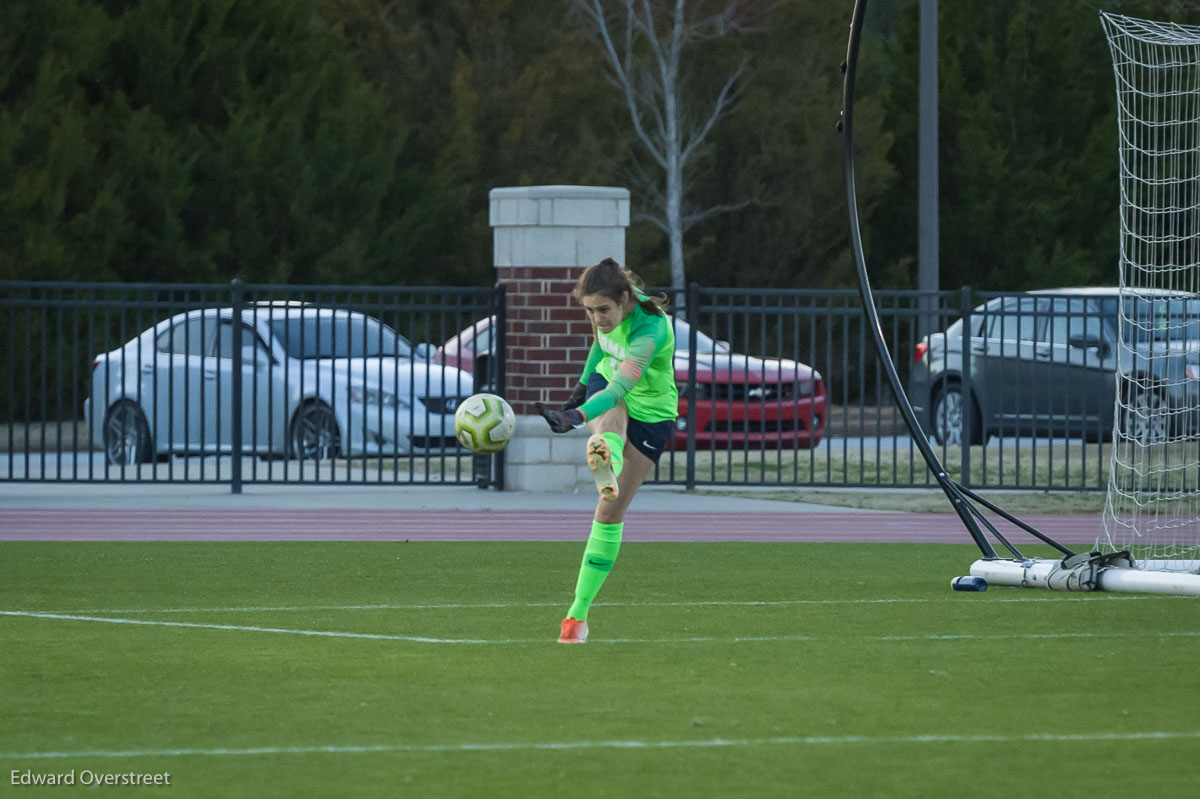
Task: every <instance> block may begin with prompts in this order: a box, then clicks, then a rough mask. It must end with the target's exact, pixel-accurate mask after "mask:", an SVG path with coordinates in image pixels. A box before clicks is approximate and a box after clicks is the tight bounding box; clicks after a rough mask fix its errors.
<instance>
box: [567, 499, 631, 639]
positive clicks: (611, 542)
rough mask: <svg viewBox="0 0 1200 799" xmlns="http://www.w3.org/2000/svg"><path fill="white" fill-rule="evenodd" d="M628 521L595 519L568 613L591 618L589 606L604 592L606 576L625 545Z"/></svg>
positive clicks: (583, 619) (573, 615)
mask: <svg viewBox="0 0 1200 799" xmlns="http://www.w3.org/2000/svg"><path fill="white" fill-rule="evenodd" d="M624 529H625V524H624V523H623V522H622V523H619V524H603V523H601V522H597V521H593V522H592V534H591V535H590V536H588V541H587V547H586V548H585V549H584V550H583V565H581V566H580V567H579V581H578V582H576V583H575V602H574V603H573V604H572V605H571V609H570V610H569V611H567V616H568V617H570V618H572V619H579V620H580V621H587V614H588V608H590V607H591V606H592V600H594V599H595V598H596V594H598V593H600V586H602V585H604V578H605V577H607V576H608V573H609V572H610V571H612V567H613V562H614V561H615V560H616V559H617V551H618V550H619V549H620V548H621V531H622V530H624Z"/></svg>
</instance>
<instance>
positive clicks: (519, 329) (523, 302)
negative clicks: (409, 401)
mask: <svg viewBox="0 0 1200 799" xmlns="http://www.w3.org/2000/svg"><path fill="white" fill-rule="evenodd" d="M489 200H490V206H491V207H490V212H489V217H490V222H491V225H492V228H493V240H494V247H495V265H496V279H497V280H498V281H499V282H501V283H503V284H504V285H505V287H506V288H507V293H508V328H507V330H506V331H505V332H506V334H507V337H508V349H507V352H506V358H507V360H506V362H505V377H506V380H507V384H508V386H507V396H508V401H509V402H510V403H511V404H512V406H513V410H514V411H516V412H517V414H518V415H520V414H531V413H533V412H534V411H533V403H534V402H536V401H542V402H561V401H562V400H563V399H564V398H565V397H566V395H567V392H569V391H570V389H571V386H572V385H573V384H574V382H575V380H577V379H578V378H579V371H580V369H581V368H582V367H583V361H584V359H585V358H586V357H587V350H588V347H590V346H591V327H590V326H589V325H588V323H587V319H586V317H585V316H584V315H583V310H582V309H581V308H580V307H579V305H578V303H576V302H575V300H574V298H573V297H572V296H571V290H572V289H573V288H574V287H575V281H576V280H577V279H578V278H579V274H580V272H582V271H583V269H584V267H587V266H591V265H592V264H594V263H597V262H598V261H601V260H603V259H604V258H607V257H611V258H615V259H616V260H617V261H619V262H621V263H624V262H625V228H627V227H628V226H629V190H628V189H617V188H609V187H604V186H528V187H523V188H503V189H492V191H491V194H490V195H489Z"/></svg>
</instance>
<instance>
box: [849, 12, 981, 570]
mask: <svg viewBox="0 0 1200 799" xmlns="http://www.w3.org/2000/svg"><path fill="white" fill-rule="evenodd" d="M866 13H867V0H855V3H854V16H853V18H852V19H851V22H850V42H849V44H848V45H847V47H846V62H845V63H844V64H843V65H842V70H843V72H844V75H843V80H842V118H841V121H840V122H839V123H838V128H839V129H840V130H841V131H842V137H843V138H842V167H843V175H844V177H845V181H846V203H847V205H848V207H849V211H850V243H851V247H852V249H853V250H854V262H855V265H856V266H857V267H858V293H859V296H860V297H861V298H862V304H863V313H865V314H866V316H867V322H868V325H867V326H868V327H869V328H870V329H871V338H872V340H873V341H874V342H875V353H876V355H878V357H879V361H880V363H881V364H882V366H883V371H884V372H885V373H886V374H887V379H888V386H889V387H890V388H891V390H892V397H893V399H895V401H896V406H897V407H898V408H899V409H900V414H901V416H903V417H904V424H905V425H907V426H908V430H909V432H910V433H911V434H912V437H913V440H914V441H915V442H917V449H918V450H920V452H921V457H922V458H924V459H925V463H926V464H927V465H928V466H929V470H930V471H931V472H933V475H934V477H936V478H937V481H938V485H939V486H941V488H942V491H943V492H945V494H946V498H947V499H949V500H950V504H951V505H952V506H953V508H954V511H955V512H956V513H957V514H958V518H960V519H961V520H962V523H963V526H965V527H966V528H967V532H969V533H970V534H971V538H973V539H974V540H975V544H976V545H977V546H978V547H979V549H980V551H981V552H983V555H984V557H988V558H994V557H996V550H995V549H993V548H992V544H991V542H990V541H988V539H987V537H986V536H985V535H984V534H983V531H982V530H980V529H979V524H978V523H977V521H976V519H975V514H974V513H973V512H972V511H973V508H972V507H971V506H970V503H969V502H968V501H967V498H966V497H965V496H963V494H962V492H961V491H960V490H959V488H958V486H957V485H956V484H955V482H954V481H953V480H951V479H950V476H949V475H948V474H946V469H945V468H944V467H943V466H942V462H941V461H940V460H938V457H937V453H935V452H934V451H933V447H932V446H930V444H929V440H928V439H927V438H926V437H925V434H924V433H923V432H922V431H921V426H920V424H918V423H917V416H916V414H915V413H914V412H913V409H912V405H911V404H910V403H909V401H908V395H906V394H905V393H904V387H903V386H901V385H900V376H899V375H898V374H896V364H895V362H894V361H893V360H892V355H891V352H890V351H889V350H888V346H887V341H886V340H884V337H883V328H882V327H881V325H880V323H879V312H878V311H877V310H876V309H875V297H874V295H873V294H872V293H871V281H870V278H869V277H868V276H867V260H866V256H865V254H864V253H863V246H862V232H861V230H860V229H859V224H858V197H857V193H856V192H855V188H854V77H855V73H856V71H857V68H858V45H859V41H860V40H861V39H862V27H863V18H864V17H865V16H866Z"/></svg>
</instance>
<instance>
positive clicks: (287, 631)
mask: <svg viewBox="0 0 1200 799" xmlns="http://www.w3.org/2000/svg"><path fill="white" fill-rule="evenodd" d="M0 616H25V617H28V618H33V619H59V620H63V621H94V622H102V623H104V624H133V625H137V626H139V627H190V628H193V629H201V630H235V631H239V632H251V633H280V634H284V635H308V636H315V637H318V638H365V639H369V640H373V641H412V642H414V643H419V644H504V643H517V642H516V641H493V640H487V639H484V638H427V637H425V636H420V635H386V634H384V633H350V632H341V631H337V630H295V629H291V628H288V627H255V626H244V625H238V624H202V623H200V622H193V621H150V620H149V619H112V618H105V617H103V616H76V615H71V614H67V613H27V612H24V611H19V610H0ZM531 643H532V642H531Z"/></svg>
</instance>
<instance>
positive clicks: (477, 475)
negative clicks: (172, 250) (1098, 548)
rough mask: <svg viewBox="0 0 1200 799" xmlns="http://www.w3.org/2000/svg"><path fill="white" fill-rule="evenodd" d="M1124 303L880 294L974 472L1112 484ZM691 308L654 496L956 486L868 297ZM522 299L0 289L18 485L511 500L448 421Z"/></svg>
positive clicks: (828, 293) (917, 386)
mask: <svg viewBox="0 0 1200 799" xmlns="http://www.w3.org/2000/svg"><path fill="white" fill-rule="evenodd" d="M1105 292H1106V290H1094V291H1092V292H1091V293H1086V292H1085V293H1069V294H1064V295H1061V296H1059V295H1051V294H1045V293H1043V294H1038V295H1012V296H1011V297H1010V296H1006V295H998V294H988V293H977V292H974V291H973V290H971V289H970V288H964V289H962V290H961V291H954V292H944V293H940V294H937V295H927V294H921V293H919V292H876V301H877V302H878V304H879V314H880V318H881V320H882V324H883V326H884V331H883V332H884V336H885V339H886V340H887V342H888V347H889V349H890V352H891V356H892V358H893V359H894V361H895V363H896V365H897V368H898V371H899V373H900V375H901V378H902V380H903V382H904V384H905V387H906V389H907V390H908V392H909V396H910V398H911V400H912V402H913V405H914V406H915V407H916V409H917V411H918V416H919V418H920V419H921V422H922V425H923V427H924V430H925V432H926V433H927V434H929V435H931V436H933V437H935V438H936V441H937V443H938V445H939V450H938V451H939V453H940V455H941V457H942V460H943V462H944V463H945V464H946V466H947V468H948V469H949V470H950V471H951V472H952V473H954V475H955V477H956V479H958V480H959V481H960V482H962V483H964V484H966V485H969V486H972V487H976V488H1024V489H1037V490H1044V489H1073V490H1081V489H1082V490H1098V489H1103V488H1105V486H1106V484H1107V470H1108V459H1109V456H1108V447H1109V446H1110V444H1109V443H1108V442H1107V440H1106V439H1107V438H1108V437H1109V435H1110V434H1111V431H1112V428H1113V416H1112V414H1113V404H1114V403H1113V399H1114V397H1113V388H1112V385H1113V383H1112V377H1113V372H1114V370H1115V368H1116V366H1115V357H1114V356H1113V355H1112V350H1110V349H1109V347H1110V346H1111V345H1110V339H1111V337H1112V335H1113V334H1114V333H1115V305H1113V304H1111V303H1110V302H1109V299H1110V294H1108V293H1105ZM1112 296H1113V297H1115V290H1112ZM1030 297H1033V299H1029V298H1030ZM674 300H675V306H676V308H677V309H678V316H679V321H678V322H677V327H676V338H677V347H678V351H677V352H678V357H677V358H676V380H677V383H678V385H679V387H680V398H681V401H680V417H679V421H678V423H677V434H676V437H675V441H674V447H673V449H672V450H671V451H670V452H668V453H667V454H666V456H664V458H663V459H662V461H661V462H660V464H659V467H658V470H657V472H656V473H655V475H654V477H653V479H654V480H655V481H657V482H660V483H673V484H681V485H687V486H697V485H755V486H778V487H787V488H794V487H800V486H813V487H831V486H836V487H860V488H861V487H912V486H931V487H932V486H934V485H935V481H934V480H933V478H932V476H931V475H930V474H929V472H928V470H927V468H926V466H925V463H924V461H923V460H922V459H921V457H920V454H919V452H918V450H917V448H916V447H915V445H914V442H913V440H912V437H911V435H910V434H909V431H908V429H907V428H906V427H905V425H904V424H903V420H902V417H901V415H900V413H899V412H898V410H897V409H896V407H895V404H894V403H893V401H892V396H891V393H890V390H889V388H888V386H887V383H886V380H885V377H884V372H883V370H882V368H881V367H880V365H879V362H878V361H877V359H876V358H875V353H874V351H873V347H872V344H871V339H870V335H869V331H868V330H867V329H866V328H865V324H866V320H865V316H864V315H863V313H862V311H861V307H860V305H859V297H858V294H857V292H853V291H837V290H754V289H717V288H707V287H701V286H692V287H691V288H690V289H689V291H688V293H687V295H686V296H685V297H675V298H674ZM1112 302H1115V299H1113V300H1112ZM1106 303H1107V304H1106ZM503 307H504V298H503V294H502V293H500V291H499V290H493V289H463V288H444V287H416V288H414V287H324V286H301V287H296V286H266V285H241V284H240V283H238V282H236V281H235V282H234V283H233V284H230V285H223V286H214V285H157V284H144V285H129V284H100V283H95V284H63V283H25V282H22V283H0V309H3V316H2V317H0V363H3V364H5V369H6V372H7V374H6V375H5V377H4V378H3V380H4V381H5V382H3V383H0V479H2V480H9V481H127V480H135V481H150V482H220V483H229V484H231V485H232V486H233V490H234V491H237V490H240V485H241V483H242V482H244V481H247V482H269V483H312V484H317V483H337V484H370V485H377V484H380V483H399V484H413V483H420V484H425V485H430V484H471V483H492V484H494V483H501V484H502V482H503V459H502V458H501V457H496V458H491V459H487V458H479V457H472V456H469V455H468V454H467V453H465V452H464V451H463V450H461V449H459V448H457V446H456V445H455V443H454V441H453V440H452V439H453V431H452V415H453V408H454V406H455V403H457V401H458V400H460V399H461V398H463V397H465V396H466V395H468V394H470V393H473V392H474V391H477V390H479V389H481V388H484V387H487V388H490V389H491V388H497V389H500V390H501V391H502V387H503V385H504V383H503V370H504V363H503V359H502V358H494V357H491V355H492V352H493V351H496V352H503V351H504V347H503V341H502V340H500V341H497V340H492V338H491V337H490V336H482V335H477V336H474V337H473V338H471V340H470V341H466V338H467V337H466V336H464V337H463V340H464V342H465V343H464V344H463V348H462V349H461V351H458V352H457V354H456V355H455V356H454V357H443V355H442V353H439V352H438V351H437V348H438V346H439V345H440V344H442V343H443V342H445V341H447V340H448V339H451V338H453V337H455V336H457V335H458V334H460V332H462V331H467V330H473V331H477V330H479V329H480V328H478V327H477V324H478V323H480V322H481V320H487V319H488V318H489V317H491V316H492V315H493V314H497V313H499V314H501V318H503V317H502V314H503ZM684 309H686V310H684ZM239 320H240V322H239ZM684 320H686V321H684ZM239 323H240V324H241V325H242V333H241V337H240V338H239V337H238V336H237V335H235V334H234V332H233V331H234V330H236V329H237V327H236V325H237V324H239ZM503 327H504V325H503V324H499V325H496V330H497V333H498V337H499V338H502V335H503V332H502V331H503ZM964 329H965V330H967V331H969V335H965V336H964V334H963V330H964ZM993 333H994V335H992V334H993ZM964 345H965V348H966V357H965V358H964V357H963V352H964ZM448 352H449V351H448ZM468 355H469V356H470V357H467V356H468ZM480 365H482V369H480V368H476V367H477V366H480ZM456 366H462V367H463V371H459V370H457V369H456V368H455V367H456ZM1105 392H1107V394H1106V393H1105ZM239 406H240V407H241V408H242V409H243V412H242V413H241V414H237V413H233V412H232V410H233V408H235V407H239ZM151 431H152V433H151Z"/></svg>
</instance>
